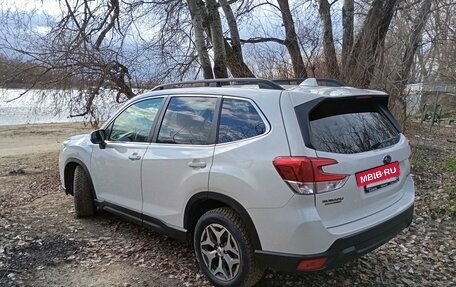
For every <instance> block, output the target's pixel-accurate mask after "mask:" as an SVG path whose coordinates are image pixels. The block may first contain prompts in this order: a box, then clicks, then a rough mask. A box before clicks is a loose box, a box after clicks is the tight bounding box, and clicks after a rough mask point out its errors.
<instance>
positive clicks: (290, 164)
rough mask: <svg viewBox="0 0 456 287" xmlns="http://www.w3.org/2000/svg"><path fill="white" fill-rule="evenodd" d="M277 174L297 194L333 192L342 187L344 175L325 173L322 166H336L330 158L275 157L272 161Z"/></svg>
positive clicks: (346, 176)
mask: <svg viewBox="0 0 456 287" xmlns="http://www.w3.org/2000/svg"><path fill="white" fill-rule="evenodd" d="M273 163H274V166H275V168H276V169H277V172H278V173H279V174H280V176H281V177H282V179H283V180H284V181H285V182H286V183H288V185H290V187H291V188H292V189H293V190H294V191H295V192H297V193H299V194H316V193H323V192H328V191H333V190H336V189H339V188H341V187H342V186H344V184H345V182H346V181H347V179H348V175H346V174H333V173H325V172H324V171H323V169H322V167H323V166H328V165H333V164H337V161H336V160H334V159H330V158H314V157H282V156H281V157H277V158H275V159H274V161H273Z"/></svg>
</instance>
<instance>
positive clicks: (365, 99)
mask: <svg viewBox="0 0 456 287" xmlns="http://www.w3.org/2000/svg"><path fill="white" fill-rule="evenodd" d="M387 101H388V98H387V96H386V95H379V96H372V95H371V96H357V97H335V98H325V99H319V100H318V101H314V102H313V107H310V108H309V105H308V104H307V105H306V104H303V105H304V106H297V107H295V111H296V115H297V117H298V122H299V125H300V127H301V131H302V133H303V137H304V141H305V144H306V146H307V147H308V148H311V149H314V150H315V153H316V157H315V161H318V162H321V164H317V165H318V166H316V167H314V168H315V169H314V174H318V173H319V174H320V177H321V175H323V176H324V177H327V178H326V180H321V181H322V182H320V183H319V186H316V188H315V190H314V196H315V205H316V208H317V211H318V213H319V215H320V217H321V219H322V222H323V224H324V225H325V226H326V227H327V228H331V227H336V226H340V225H343V224H347V223H350V222H353V221H356V220H359V219H361V218H364V217H367V216H369V215H372V214H374V213H376V212H379V211H381V210H383V209H385V208H388V207H389V206H391V205H393V204H394V203H395V202H397V201H399V200H400V198H401V197H402V196H403V194H404V192H405V191H404V189H403V188H402V187H403V186H404V184H405V181H406V177H407V176H408V175H409V174H410V164H409V155H410V148H409V145H408V141H407V139H406V138H405V137H404V135H402V133H401V131H400V127H399V126H398V124H397V122H396V121H395V119H394V118H393V116H392V115H391V113H390V112H389V110H388V108H387ZM344 176H345V177H344ZM324 177H322V178H323V179H325V178H324ZM317 181H318V179H317Z"/></svg>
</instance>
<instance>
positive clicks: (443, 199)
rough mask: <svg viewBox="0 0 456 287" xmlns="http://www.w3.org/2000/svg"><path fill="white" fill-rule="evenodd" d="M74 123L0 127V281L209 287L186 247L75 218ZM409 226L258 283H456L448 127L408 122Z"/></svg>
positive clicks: (111, 221)
mask: <svg viewBox="0 0 456 287" xmlns="http://www.w3.org/2000/svg"><path fill="white" fill-rule="evenodd" d="M87 130H89V129H88V128H86V127H84V126H83V125H82V124H78V123H76V124H75V123H72V124H44V125H43V124H40V125H25V126H0V286H43V287H44V286H210V285H209V283H208V282H207V281H206V280H205V278H204V276H203V275H202V274H201V273H200V272H199V271H198V268H197V267H196V261H195V258H194V256H193V253H192V250H191V249H190V247H189V246H187V245H185V244H181V243H178V242H176V241H174V240H172V239H169V238H168V237H166V236H163V235H160V234H158V233H155V232H152V231H150V230H147V229H144V228H142V227H139V226H136V225H134V224H131V223H129V222H126V221H124V220H122V219H120V218H118V217H116V216H114V215H110V214H108V213H105V212H102V213H100V214H98V215H97V216H95V217H93V218H90V219H84V220H78V219H75V217H74V210H73V204H72V197H71V196H66V195H65V194H64V193H63V192H62V190H61V189H60V188H59V180H58V171H57V160H58V149H59V146H60V145H61V143H62V141H63V140H64V139H65V138H66V137H67V136H69V135H72V134H77V133H81V132H85V131H87ZM407 136H408V137H409V139H410V140H411V143H412V146H413V148H412V150H413V155H412V161H413V172H414V174H415V180H416V184H417V201H416V210H415V217H414V222H413V223H412V225H411V226H410V227H409V228H408V229H407V230H405V231H404V232H402V233H401V234H400V235H399V236H398V237H396V238H395V239H393V240H392V241H390V242H389V243H387V244H385V245H384V246H382V247H381V248H379V249H377V250H375V251H374V252H371V253H369V254H367V255H365V256H363V257H362V258H360V259H358V260H356V261H354V262H351V263H349V264H346V265H344V266H342V267H340V268H337V269H335V270H332V271H328V272H320V273H312V274H304V275H292V274H283V273H274V272H272V271H268V272H266V274H265V276H264V278H263V280H262V281H261V282H260V283H259V284H258V286H418V285H419V286H456V242H455V238H454V237H455V234H456V217H455V215H456V212H455V209H453V208H454V203H455V202H456V198H455V197H456V142H455V140H456V128H445V127H435V128H434V129H433V132H432V133H430V132H429V127H428V126H419V125H414V126H413V128H411V129H409V130H408V132H407Z"/></svg>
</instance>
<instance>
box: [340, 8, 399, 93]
mask: <svg viewBox="0 0 456 287" xmlns="http://www.w3.org/2000/svg"><path fill="white" fill-rule="evenodd" d="M396 4H397V0H374V2H373V3H372V7H371V8H370V10H369V12H368V13H367V16H366V20H365V21H364V25H363V28H362V29H361V31H360V33H359V36H358V37H357V40H356V43H355V45H354V46H353V49H352V52H351V54H350V57H349V59H348V63H347V68H346V69H345V73H346V74H345V75H344V76H345V77H344V78H345V81H346V82H347V83H348V84H350V85H353V86H358V87H363V88H367V87H369V85H370V82H371V80H372V77H373V73H374V68H375V65H376V63H377V59H378V57H379V53H380V52H381V51H382V49H381V47H382V45H383V44H384V41H385V37H386V34H387V32H388V29H389V26H390V24H391V20H392V18H393V15H394V11H395V8H396Z"/></svg>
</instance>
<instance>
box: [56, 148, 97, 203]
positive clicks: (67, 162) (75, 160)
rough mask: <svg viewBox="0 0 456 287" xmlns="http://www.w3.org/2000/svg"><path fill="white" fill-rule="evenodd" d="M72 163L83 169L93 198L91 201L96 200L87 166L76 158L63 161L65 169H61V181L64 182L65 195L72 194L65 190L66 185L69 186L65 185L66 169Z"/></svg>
mask: <svg viewBox="0 0 456 287" xmlns="http://www.w3.org/2000/svg"><path fill="white" fill-rule="evenodd" d="M72 163H74V164H77V165H79V166H81V167H82V168H83V169H84V171H85V173H86V175H87V178H88V179H89V185H90V192H91V193H92V197H93V199H97V194H96V192H95V188H94V185H93V182H92V176H91V175H90V172H89V169H88V168H87V166H86V165H85V163H84V162H82V161H81V160H80V159H77V158H74V157H70V158H68V159H67V160H66V161H65V167H64V169H63V180H64V187H65V192H66V193H67V194H68V193H70V194H73V191H72V190H71V192H70V191H68V190H67V188H66V187H67V184H69V183H67V179H68V175H67V168H68V165H69V164H72ZM73 173H74V171H73Z"/></svg>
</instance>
